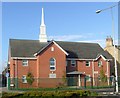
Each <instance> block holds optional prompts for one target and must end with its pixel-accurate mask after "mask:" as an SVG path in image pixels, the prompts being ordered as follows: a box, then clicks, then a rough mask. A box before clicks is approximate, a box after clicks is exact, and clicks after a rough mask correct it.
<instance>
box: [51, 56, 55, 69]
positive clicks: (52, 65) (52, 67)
mask: <svg viewBox="0 0 120 98" xmlns="http://www.w3.org/2000/svg"><path fill="white" fill-rule="evenodd" d="M50 70H55V59H54V58H51V59H50Z"/></svg>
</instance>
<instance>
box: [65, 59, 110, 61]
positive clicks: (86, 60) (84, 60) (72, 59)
mask: <svg viewBox="0 0 120 98" xmlns="http://www.w3.org/2000/svg"><path fill="white" fill-rule="evenodd" d="M67 60H81V61H96V60H97V59H75V58H67ZM106 60H107V61H110V60H112V59H106Z"/></svg>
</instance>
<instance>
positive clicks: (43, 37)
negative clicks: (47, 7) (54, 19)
mask: <svg viewBox="0 0 120 98" xmlns="http://www.w3.org/2000/svg"><path fill="white" fill-rule="evenodd" d="M39 41H40V42H47V35H46V26H45V24H44V10H43V8H42V17H41V25H40V35H39Z"/></svg>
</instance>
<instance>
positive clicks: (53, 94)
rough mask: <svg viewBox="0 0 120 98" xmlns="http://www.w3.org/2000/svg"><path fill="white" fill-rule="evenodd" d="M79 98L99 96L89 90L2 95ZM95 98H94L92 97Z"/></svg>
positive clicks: (16, 97) (9, 95)
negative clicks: (81, 97) (80, 97)
mask: <svg viewBox="0 0 120 98" xmlns="http://www.w3.org/2000/svg"><path fill="white" fill-rule="evenodd" d="M73 96H74V97H75V98H79V96H98V94H97V93H96V92H90V91H88V90H76V91H29V92H24V93H6V92H3V93H2V98H8V97H9V98H24V97H27V98H35V97H39V98H50V97H51V98H58V97H60V98H69V97H71V98H72V97H73ZM92 98H93V97H92Z"/></svg>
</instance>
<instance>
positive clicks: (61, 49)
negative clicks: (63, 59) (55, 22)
mask: <svg viewBox="0 0 120 98" xmlns="http://www.w3.org/2000/svg"><path fill="white" fill-rule="evenodd" d="M51 43H54V44H55V45H56V46H57V47H58V48H59V49H60V50H61V51H63V52H64V53H65V54H66V55H68V53H67V52H66V51H65V50H64V49H62V48H61V47H60V46H59V45H58V44H57V43H56V42H55V41H51V42H50V43H49V44H48V45H46V46H45V47H44V48H42V49H41V50H40V51H39V52H37V53H35V54H34V56H37V55H38V54H39V53H41V52H42V51H43V50H44V49H45V48H47V47H48V46H49V45H50V44H51Z"/></svg>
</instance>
